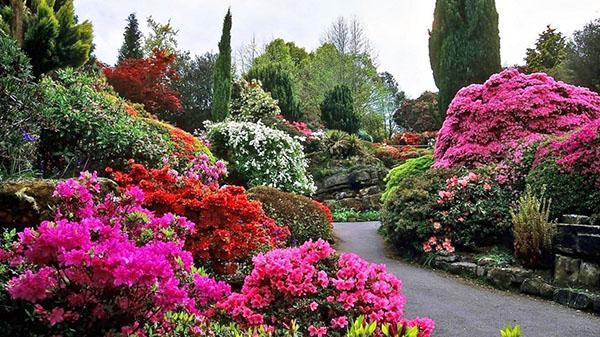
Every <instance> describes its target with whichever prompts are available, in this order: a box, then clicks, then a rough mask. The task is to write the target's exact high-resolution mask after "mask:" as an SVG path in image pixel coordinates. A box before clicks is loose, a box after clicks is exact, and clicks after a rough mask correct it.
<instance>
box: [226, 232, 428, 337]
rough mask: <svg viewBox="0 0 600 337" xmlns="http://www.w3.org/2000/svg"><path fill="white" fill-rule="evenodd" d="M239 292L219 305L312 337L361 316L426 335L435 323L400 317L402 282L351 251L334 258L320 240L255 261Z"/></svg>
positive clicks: (251, 321) (253, 322)
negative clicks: (295, 326)
mask: <svg viewBox="0 0 600 337" xmlns="http://www.w3.org/2000/svg"><path fill="white" fill-rule="evenodd" d="M253 264H254V269H253V270H252V272H251V273H250V275H248V277H246V280H245V281H244V285H243V287H242V290H241V292H239V293H232V294H231V295H230V296H229V297H228V298H226V299H224V300H223V301H221V302H220V303H219V304H218V307H219V308H221V309H223V310H224V311H225V312H226V313H227V314H229V315H231V317H233V319H235V320H236V321H237V322H239V323H242V324H244V325H247V326H257V325H262V324H266V325H269V326H273V327H282V326H286V325H287V326H289V325H290V322H291V320H295V321H296V322H298V324H299V325H300V326H301V327H302V328H301V329H302V333H304V334H308V335H310V336H341V335H343V333H344V332H345V330H346V328H347V326H348V323H349V321H350V320H352V319H354V318H356V317H357V316H359V315H364V316H365V317H366V318H367V319H369V320H371V321H377V322H388V323H400V322H402V323H406V324H407V325H413V324H414V325H417V326H419V330H420V333H419V335H418V336H420V337H425V336H430V334H431V332H432V330H433V321H432V320H430V319H416V320H414V321H411V320H407V319H405V318H404V317H403V307H404V303H405V301H406V300H405V298H404V296H403V295H402V293H401V290H402V282H401V281H400V280H398V279H397V278H396V277H395V276H393V275H392V274H389V273H387V272H386V270H385V266H384V265H374V264H370V263H368V262H366V261H364V260H363V259H361V258H359V257H358V256H356V255H354V254H350V253H343V254H341V255H339V256H338V255H336V254H335V251H334V250H333V248H331V246H330V245H329V244H328V243H327V242H325V241H322V240H319V241H316V242H312V241H309V242H306V243H305V244H303V245H302V246H300V247H295V248H287V249H277V250H274V251H271V252H269V253H266V254H260V255H257V256H256V257H255V258H254V259H253Z"/></svg>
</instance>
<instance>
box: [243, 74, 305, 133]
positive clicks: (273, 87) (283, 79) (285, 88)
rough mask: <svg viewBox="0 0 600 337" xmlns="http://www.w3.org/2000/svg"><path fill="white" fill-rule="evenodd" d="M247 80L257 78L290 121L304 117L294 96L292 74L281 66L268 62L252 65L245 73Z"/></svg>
mask: <svg viewBox="0 0 600 337" xmlns="http://www.w3.org/2000/svg"><path fill="white" fill-rule="evenodd" d="M244 78H245V79H247V80H250V79H256V80H259V81H260V82H261V84H262V88H263V90H264V91H267V92H270V93H271V97H273V98H274V99H276V100H277V105H278V106H279V109H280V110H281V114H282V115H283V117H285V119H287V120H289V121H299V120H301V119H302V111H301V110H300V104H299V103H298V102H297V100H296V99H295V97H294V92H293V89H292V80H291V78H290V75H289V74H288V73H287V72H286V71H285V70H284V69H283V68H282V67H280V66H277V65H275V64H268V65H266V66H262V67H252V68H251V69H250V70H249V71H248V73H246V74H245V75H244Z"/></svg>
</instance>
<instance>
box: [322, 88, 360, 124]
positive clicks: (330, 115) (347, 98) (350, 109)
mask: <svg viewBox="0 0 600 337" xmlns="http://www.w3.org/2000/svg"><path fill="white" fill-rule="evenodd" d="M321 118H322V119H323V123H325V126H326V127H327V128H328V129H335V130H342V131H345V132H348V133H356V132H358V129H359V128H360V117H359V116H358V115H357V114H356V112H355V111H354V105H353V104H352V91H351V90H350V88H348V87H347V86H345V85H338V86H336V87H335V88H333V90H332V91H330V92H329V93H327V95H325V100H323V103H321Z"/></svg>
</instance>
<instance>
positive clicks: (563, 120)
mask: <svg viewBox="0 0 600 337" xmlns="http://www.w3.org/2000/svg"><path fill="white" fill-rule="evenodd" d="M599 117H600V96H598V94H596V93H593V92H591V91H589V90H588V89H585V88H581V87H575V86H572V85H568V84H565V83H563V82H557V81H555V80H554V79H552V78H551V77H549V76H547V75H545V74H542V73H536V74H531V75H526V74H521V73H519V72H518V71H517V70H516V69H507V70H504V71H503V72H501V73H499V74H495V75H493V76H492V77H490V79H489V80H487V81H486V82H485V83H484V84H474V85H470V86H468V87H466V88H463V89H461V90H460V91H459V92H458V94H457V95H456V97H455V98H454V100H453V101H452V103H451V104H450V107H449V109H448V113H447V117H446V120H445V121H444V124H443V126H442V129H441V130H440V132H439V135H438V138H437V142H436V147H435V153H434V158H435V166H436V167H455V166H461V165H464V166H468V167H473V166H478V165H481V164H489V163H497V162H500V161H501V160H502V159H504V158H506V156H507V153H508V152H509V151H510V149H511V148H513V147H515V146H517V145H519V144H520V143H526V144H528V143H531V142H533V141H536V140H540V139H541V138H542V137H543V136H544V135H554V134H560V133H563V132H567V131H570V130H573V129H575V128H577V127H579V126H582V125H584V124H585V123H587V122H589V121H590V120H592V119H596V118H599Z"/></svg>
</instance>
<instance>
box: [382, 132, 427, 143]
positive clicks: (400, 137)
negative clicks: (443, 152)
mask: <svg viewBox="0 0 600 337" xmlns="http://www.w3.org/2000/svg"><path fill="white" fill-rule="evenodd" d="M436 136H437V131H424V132H399V133H395V134H394V135H393V136H392V138H390V139H389V140H388V141H387V143H388V144H390V145H429V144H430V143H431V142H432V141H434V140H435V137H436Z"/></svg>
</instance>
